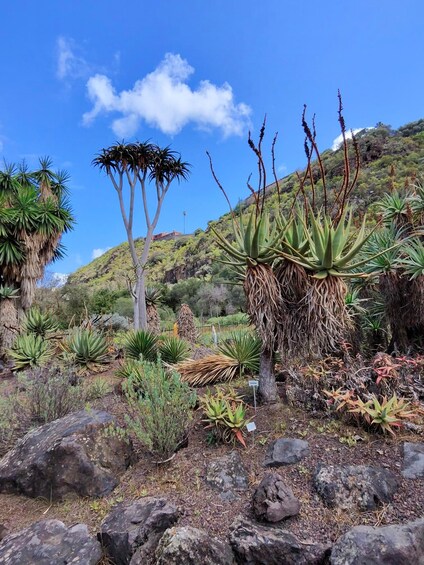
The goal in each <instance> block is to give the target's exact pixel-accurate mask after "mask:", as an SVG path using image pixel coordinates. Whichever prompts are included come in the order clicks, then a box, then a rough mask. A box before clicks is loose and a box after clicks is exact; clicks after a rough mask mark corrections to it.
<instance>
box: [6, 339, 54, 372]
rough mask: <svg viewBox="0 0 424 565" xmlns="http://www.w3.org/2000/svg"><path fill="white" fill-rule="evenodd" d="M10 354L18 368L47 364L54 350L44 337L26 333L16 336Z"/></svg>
mask: <svg viewBox="0 0 424 565" xmlns="http://www.w3.org/2000/svg"><path fill="white" fill-rule="evenodd" d="M9 354H10V356H11V357H12V359H13V361H14V365H15V367H16V368H17V369H25V368H27V367H40V366H42V365H45V364H46V363H47V362H48V361H49V360H50V359H51V357H52V355H53V350H52V348H51V346H50V344H49V342H48V341H45V340H44V339H43V338H42V337H40V336H38V335H34V334H24V335H20V336H18V337H17V338H16V340H15V343H14V344H13V347H12V349H10V351H9Z"/></svg>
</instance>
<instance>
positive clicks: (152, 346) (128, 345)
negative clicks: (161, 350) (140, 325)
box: [124, 330, 158, 361]
mask: <svg viewBox="0 0 424 565" xmlns="http://www.w3.org/2000/svg"><path fill="white" fill-rule="evenodd" d="M157 345H158V337H157V335H155V334H154V333H152V332H149V331H146V330H137V331H134V332H130V333H129V334H128V335H127V336H126V337H125V339H124V351H125V357H127V358H128V359H144V360H145V361H155V360H156V358H157Z"/></svg>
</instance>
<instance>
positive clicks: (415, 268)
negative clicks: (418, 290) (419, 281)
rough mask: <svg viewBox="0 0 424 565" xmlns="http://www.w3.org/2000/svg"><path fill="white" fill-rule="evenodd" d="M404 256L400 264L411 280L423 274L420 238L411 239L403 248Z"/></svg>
mask: <svg viewBox="0 0 424 565" xmlns="http://www.w3.org/2000/svg"><path fill="white" fill-rule="evenodd" d="M404 252H405V258H404V259H402V266H403V269H404V271H405V274H407V275H410V278H411V280H412V279H416V278H417V277H419V276H422V275H424V246H423V244H422V242H421V241H420V240H418V239H417V240H414V241H411V242H410V243H409V244H408V245H407V246H405V248H404Z"/></svg>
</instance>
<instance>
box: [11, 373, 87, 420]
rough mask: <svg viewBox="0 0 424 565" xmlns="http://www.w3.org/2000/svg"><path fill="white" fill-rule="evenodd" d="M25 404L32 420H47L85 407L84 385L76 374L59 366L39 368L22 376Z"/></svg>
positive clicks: (55, 418)
mask: <svg viewBox="0 0 424 565" xmlns="http://www.w3.org/2000/svg"><path fill="white" fill-rule="evenodd" d="M21 382H22V383H23V384H24V386H25V405H26V408H27V410H28V412H29V415H30V417H31V419H32V420H34V421H36V422H39V423H42V424H46V423H47V422H52V421H53V420H57V419H58V418H62V417H63V416H66V415H67V414H69V413H70V412H73V411H75V410H79V409H81V408H83V407H84V393H83V390H82V387H81V386H79V385H75V384H73V383H75V375H74V374H73V373H72V372H69V370H68V371H66V370H63V369H61V368H59V367H50V368H48V369H47V368H38V369H33V370H32V371H28V372H26V373H25V374H23V375H22V377H21Z"/></svg>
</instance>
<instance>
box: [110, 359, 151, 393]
mask: <svg viewBox="0 0 424 565" xmlns="http://www.w3.org/2000/svg"><path fill="white" fill-rule="evenodd" d="M115 374H116V375H117V376H118V377H122V378H123V379H125V380H124V382H123V385H122V386H123V390H124V391H125V390H127V388H128V386H130V387H131V388H132V389H133V390H135V391H141V390H142V388H143V378H144V362H143V361H140V360H138V359H127V360H126V361H125V363H123V364H122V365H121V367H120V368H119V369H118V370H117V371H116V372H115Z"/></svg>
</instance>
